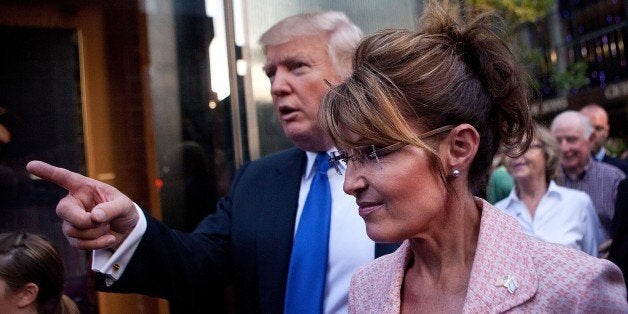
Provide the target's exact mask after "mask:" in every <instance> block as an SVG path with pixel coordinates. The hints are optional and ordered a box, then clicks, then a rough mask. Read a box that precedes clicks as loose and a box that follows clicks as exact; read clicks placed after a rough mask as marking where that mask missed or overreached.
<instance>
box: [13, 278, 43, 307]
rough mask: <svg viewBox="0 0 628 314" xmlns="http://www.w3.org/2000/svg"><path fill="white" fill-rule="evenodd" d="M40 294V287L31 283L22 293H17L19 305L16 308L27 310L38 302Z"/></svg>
mask: <svg viewBox="0 0 628 314" xmlns="http://www.w3.org/2000/svg"><path fill="white" fill-rule="evenodd" d="M38 293H39V287H38V286H37V285H36V284H34V283H32V282H29V283H27V284H26V285H24V287H22V289H20V291H19V292H18V293H17V294H18V295H17V298H16V300H17V303H16V306H17V307H18V308H25V307H27V306H30V305H32V304H34V303H35V301H36V300H37V294H38Z"/></svg>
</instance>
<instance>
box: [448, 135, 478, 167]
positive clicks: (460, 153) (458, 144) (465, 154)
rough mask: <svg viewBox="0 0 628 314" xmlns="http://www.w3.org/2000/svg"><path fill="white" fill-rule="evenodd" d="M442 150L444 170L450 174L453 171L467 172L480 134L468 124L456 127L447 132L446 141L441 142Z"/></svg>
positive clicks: (475, 151)
mask: <svg viewBox="0 0 628 314" xmlns="http://www.w3.org/2000/svg"><path fill="white" fill-rule="evenodd" d="M442 143H443V144H445V145H444V146H442V149H444V150H445V151H444V155H443V156H444V157H445V158H444V162H445V170H446V171H447V172H448V173H452V172H453V171H454V170H458V171H461V172H465V173H466V172H467V171H465V170H467V169H469V167H470V165H471V162H472V161H473V158H474V157H475V154H476V153H477V152H478V147H479V146H480V134H479V133H478V131H477V130H476V129H475V128H474V127H473V126H472V125H470V124H467V123H464V124H460V125H458V126H456V127H455V128H453V129H452V130H451V132H449V135H448V136H447V139H446V140H445V141H444V142H442Z"/></svg>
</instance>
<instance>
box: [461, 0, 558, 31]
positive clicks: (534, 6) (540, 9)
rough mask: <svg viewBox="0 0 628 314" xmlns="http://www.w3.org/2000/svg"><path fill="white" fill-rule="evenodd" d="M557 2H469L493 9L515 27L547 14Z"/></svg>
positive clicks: (546, 0)
mask: <svg viewBox="0 0 628 314" xmlns="http://www.w3.org/2000/svg"><path fill="white" fill-rule="evenodd" d="M555 2H556V1H555V0H469V1H468V4H470V5H471V6H473V7H476V8H480V9H493V10H495V11H496V12H497V13H499V14H500V15H501V16H502V17H503V18H504V19H505V20H506V22H508V24H509V25H510V26H511V27H515V26H517V25H519V24H523V23H530V22H534V21H536V20H537V19H538V18H539V17H543V16H546V15H547V12H548V11H549V9H550V8H551V7H552V5H553V4H554V3H555Z"/></svg>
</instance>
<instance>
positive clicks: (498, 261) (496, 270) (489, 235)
mask: <svg viewBox="0 0 628 314" xmlns="http://www.w3.org/2000/svg"><path fill="white" fill-rule="evenodd" d="M478 201H479V200H478ZM482 203H483V209H482V220H481V223H480V224H481V226H480V234H479V238H478V247H477V250H476V254H475V260H474V262H473V267H472V270H471V278H470V281H469V290H468V292H467V298H466V300H465V309H464V312H467V313H469V312H504V311H507V310H509V309H511V308H513V307H515V306H518V305H520V304H522V303H524V302H526V301H528V300H529V299H531V298H532V297H534V295H535V294H536V292H537V290H538V284H539V279H538V277H537V273H536V271H535V269H536V268H535V265H534V263H533V261H532V257H531V256H530V249H529V247H528V241H526V240H525V239H523V234H522V233H521V231H520V227H519V225H518V224H517V222H516V221H515V220H514V219H512V218H511V217H509V216H507V215H505V214H503V213H501V212H499V211H498V210H497V209H495V208H494V207H492V206H491V205H490V204H488V203H486V202H482ZM508 287H510V291H509V289H508Z"/></svg>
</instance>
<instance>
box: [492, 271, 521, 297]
mask: <svg viewBox="0 0 628 314" xmlns="http://www.w3.org/2000/svg"><path fill="white" fill-rule="evenodd" d="M495 285H496V286H498V287H504V288H506V289H508V292H510V294H513V293H515V291H516V290H517V282H516V281H515V277H513V276H511V275H506V276H503V277H501V278H499V279H498V280H497V283H496V284H495Z"/></svg>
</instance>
